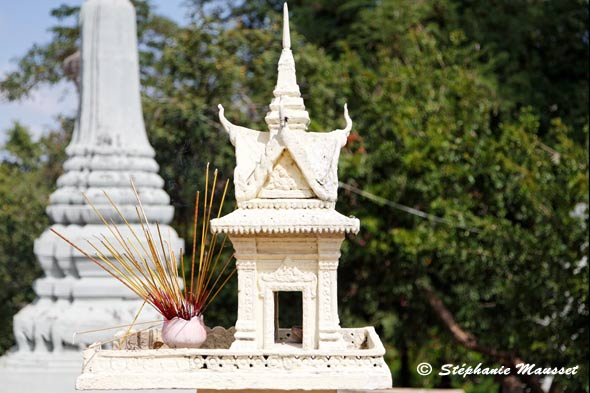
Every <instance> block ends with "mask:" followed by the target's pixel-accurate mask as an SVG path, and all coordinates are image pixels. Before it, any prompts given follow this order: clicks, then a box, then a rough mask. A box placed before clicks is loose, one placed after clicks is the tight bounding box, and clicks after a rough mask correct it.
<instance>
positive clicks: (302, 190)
mask: <svg viewBox="0 0 590 393" xmlns="http://www.w3.org/2000/svg"><path fill="white" fill-rule="evenodd" d="M315 196H316V195H315V193H314V192H313V190H312V189H311V187H310V186H309V184H308V183H307V180H306V179H305V176H303V173H302V172H301V169H300V168H299V166H298V165H297V163H296V162H295V160H294V159H293V157H292V156H291V153H289V151H288V150H287V149H285V150H283V152H282V153H281V156H280V157H279V158H278V159H277V161H276V164H275V166H274V167H273V169H272V171H271V172H270V174H269V175H268V178H267V179H266V181H265V183H264V186H263V187H262V188H261V190H260V192H259V194H258V198H271V199H273V198H294V199H295V198H313V197H315Z"/></svg>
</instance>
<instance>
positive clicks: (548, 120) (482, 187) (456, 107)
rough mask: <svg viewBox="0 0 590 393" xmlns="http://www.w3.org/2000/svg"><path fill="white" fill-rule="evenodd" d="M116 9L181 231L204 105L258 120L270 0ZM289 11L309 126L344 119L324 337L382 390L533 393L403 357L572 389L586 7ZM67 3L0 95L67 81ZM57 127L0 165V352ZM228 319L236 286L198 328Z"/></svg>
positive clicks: (210, 148)
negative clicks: (361, 350)
mask: <svg viewBox="0 0 590 393" xmlns="http://www.w3.org/2000/svg"><path fill="white" fill-rule="evenodd" d="M134 3H135V4H136V7H137V14H138V31H139V39H140V50H141V77H142V88H143V96H142V97H143V108H144V114H145V118H146V125H147V129H148V133H149V137H150V141H151V143H152V145H153V146H154V148H155V149H156V151H157V160H158V162H159V163H160V165H161V174H162V176H163V177H164V178H165V180H166V190H167V191H168V192H169V193H170V195H171V197H172V203H173V204H174V206H175V208H176V214H175V220H174V223H173V225H174V226H175V227H176V228H177V229H178V231H179V233H180V234H181V235H182V236H183V237H184V238H185V239H187V240H188V239H191V238H192V236H191V233H190V217H191V200H192V194H193V193H194V191H195V190H196V189H199V188H202V186H203V178H202V176H203V169H204V167H205V164H206V163H207V162H211V163H212V165H214V166H215V167H217V168H219V169H220V170H221V172H222V174H223V175H224V176H226V177H229V176H231V171H232V168H233V166H234V158H233V149H232V148H231V145H230V144H229V142H228V141H227V140H226V139H227V138H225V136H224V135H223V133H222V131H221V128H220V126H219V124H218V121H217V109H216V106H217V104H218V103H223V104H224V105H225V106H226V110H227V113H228V114H229V116H230V118H231V120H232V121H233V122H235V123H237V124H242V125H245V126H252V127H262V126H263V122H264V120H263V119H264V115H265V113H266V111H267V110H268V109H267V105H268V103H269V102H270V98H271V92H272V89H273V87H274V83H275V75H276V63H277V60H278V56H279V53H280V39H279V36H280V13H279V11H280V9H281V6H282V1H278V0H250V1H247V2H242V1H233V2H219V1H207V0H191V1H189V2H188V4H187V9H188V10H189V11H190V13H191V19H192V22H191V23H190V24H189V25H188V26H178V25H177V24H175V23H174V22H172V21H170V20H168V19H166V18H163V17H161V16H158V15H155V14H153V13H152V12H151V11H150V5H149V1H147V0H136V1H134ZM289 5H290V7H291V15H292V25H291V29H292V34H293V49H294V54H295V60H296V63H297V73H298V80H299V84H300V86H301V91H302V93H303V95H304V99H305V102H306V106H307V108H308V110H309V112H310V116H311V118H312V123H311V126H310V128H311V129H312V130H314V131H329V130H332V129H334V128H338V127H341V126H342V115H341V111H342V109H341V108H342V105H343V104H344V103H345V102H348V105H349V108H350V112H351V116H352V118H353V121H354V129H353V132H352V134H351V136H350V138H349V142H348V144H347V146H346V147H345V148H344V151H343V154H342V157H341V162H340V168H339V174H340V179H341V181H342V182H344V183H345V188H341V190H340V196H339V203H338V209H339V210H340V211H341V212H343V213H345V214H354V215H355V216H357V217H359V218H360V219H361V226H362V229H361V233H360V234H359V235H358V236H356V237H352V238H350V239H349V240H348V241H347V242H346V243H345V246H344V250H343V257H342V261H341V268H340V270H339V274H340V278H339V295H340V314H341V320H342V324H343V325H344V326H351V325H353V326H356V325H363V324H371V325H374V326H376V328H377V330H378V332H379V334H380V336H381V338H382V340H383V341H384V342H385V344H386V346H387V349H388V361H389V364H390V366H391V369H392V373H393V378H394V385H396V386H425V387H433V386H435V387H450V386H454V387H463V388H465V389H466V390H467V391H469V392H496V391H500V390H502V389H503V391H524V390H523V389H530V390H529V391H532V392H540V391H541V390H540V386H539V381H538V380H537V379H534V378H517V377H515V376H511V377H508V378H503V379H500V378H496V379H494V378H491V377H486V378H481V377H477V378H467V379H462V378H451V379H445V378H441V377H439V376H436V375H431V376H430V377H422V376H419V375H418V374H417V373H416V372H415V366H416V365H417V364H418V363H420V362H423V361H428V362H430V363H432V364H433V365H434V367H435V369H436V368H437V367H439V366H440V365H441V364H444V363H456V364H463V363H467V364H472V365H474V364H477V363H478V362H483V363H484V364H485V365H487V366H490V367H491V366H497V365H500V364H503V365H507V366H511V365H514V364H515V363H516V362H519V361H525V362H528V363H535V364H537V365H542V366H552V367H561V366H573V365H577V364H579V365H580V367H581V369H580V372H579V373H578V374H577V375H576V376H574V377H562V376H558V377H556V378H555V380H554V383H553V386H552V391H553V392H559V391H564V392H566V391H567V392H588V348H589V340H588V339H589V335H588V266H587V259H586V258H587V256H588V239H587V233H586V231H587V228H588V213H587V210H584V209H583V207H582V209H581V212H582V214H577V215H576V214H573V212H574V210H575V209H576V206H578V207H579V206H580V205H579V204H586V205H585V206H587V204H588V121H589V120H588V104H589V102H588V70H589V64H588V42H589V35H588V20H589V13H588V1H587V0H562V1H509V0H495V1H476V0H471V1H469V0H463V1H461V0H437V1H410V0H406V1H398V0H395V1H394V0H387V1H376V0H340V1H334V0H313V1H311V0H293V1H291V2H290V4H289ZM77 12H78V9H77V8H75V7H70V6H67V5H63V6H61V7H59V8H57V9H55V10H54V11H53V15H54V16H55V17H56V27H55V28H54V29H53V30H52V37H53V38H52V41H51V42H50V43H49V44H47V45H35V46H34V47H32V48H31V49H30V50H29V51H28V52H26V53H25V54H24V55H23V56H22V58H21V59H20V62H19V63H18V67H17V69H16V71H14V72H12V73H9V74H7V75H6V77H5V78H4V79H3V80H2V81H1V82H0V92H1V94H2V97H3V99H6V100H19V99H21V98H23V97H25V96H27V95H28V94H30V93H31V92H32V91H33V90H34V89H35V88H36V87H38V86H39V85H41V84H54V83H57V82H58V81H61V80H63V79H66V78H67V76H66V74H65V72H64V70H63V67H62V63H63V60H64V59H65V58H66V57H67V56H69V55H70V54H72V53H74V52H75V51H76V50H77V45H78V42H79V41H78V30H77V27H76V15H77ZM56 115H58V114H56ZM60 120H61V122H60V123H61V125H62V127H61V128H59V129H56V130H49V131H50V132H49V133H48V134H47V136H45V137H43V138H42V139H41V140H39V141H34V140H32V139H31V137H30V136H29V134H28V132H27V129H26V125H21V124H15V125H14V127H12V129H10V130H6V131H7V133H8V136H9V137H8V139H7V142H6V143H5V145H4V146H2V152H1V153H0V160H1V162H0V179H1V182H0V223H1V225H0V285H1V286H2V288H3V290H2V291H1V292H0V297H1V299H2V304H3V307H2V308H1V311H0V318H1V322H2V323H0V351H5V350H7V349H8V348H9V347H10V346H11V345H12V337H11V318H12V315H13V314H14V313H15V312H16V311H18V309H19V308H20V307H22V306H23V305H24V304H26V303H27V302H29V301H31V300H32V299H33V293H32V290H31V289H30V288H31V282H32V280H33V279H34V278H35V277H36V276H37V275H39V274H40V269H39V268H38V267H37V264H36V261H35V259H34V255H33V252H32V250H33V240H34V239H35V237H37V236H38V235H39V234H40V232H41V231H42V230H43V228H45V227H46V226H47V225H48V220H47V218H46V217H45V215H44V207H45V206H46V204H47V201H48V195H49V193H50V192H51V190H52V189H53V188H54V187H55V180H56V178H57V177H58V176H59V173H60V171H61V166H60V165H61V163H62V162H63V159H64V153H63V150H64V147H65V145H66V143H67V141H68V139H69V135H70V133H71V130H72V125H73V121H72V119H70V118H67V117H65V116H62V117H60ZM363 193H365V194H363ZM366 193H370V194H371V195H376V196H377V198H375V197H370V196H369V198H368V197H367V195H368V194H366ZM582 206H584V205H582ZM423 213H425V214H423ZM235 308H236V299H235V282H234V283H232V284H230V286H229V287H228V288H227V289H226V290H225V291H224V293H223V295H222V296H221V299H218V301H217V303H216V307H215V310H213V309H212V310H209V313H208V314H209V315H208V321H209V322H210V324H216V323H220V324H224V325H231V324H233V323H234V321H235ZM510 389H513V390H510Z"/></svg>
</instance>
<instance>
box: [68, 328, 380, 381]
mask: <svg viewBox="0 0 590 393" xmlns="http://www.w3.org/2000/svg"><path fill="white" fill-rule="evenodd" d="M234 332H235V330H234V329H233V328H231V329H224V328H221V327H216V328H214V329H212V330H210V331H209V335H208V338H207V341H206V342H205V344H204V345H203V348H199V349H168V348H159V349H153V348H154V346H155V347H157V346H158V345H160V343H159V338H158V334H159V332H152V333H151V334H150V335H149V337H146V336H145V333H141V337H136V338H135V343H139V345H134V344H133V343H131V344H130V343H129V342H128V343H126V345H125V349H103V347H102V346H101V345H100V344H95V345H93V346H91V347H89V348H88V349H87V350H86V351H84V367H83V371H82V375H80V376H79V377H78V380H77V382H76V387H77V389H79V390H91V389H96V390H107V389H215V390H240V389H274V390H320V389H321V390H337V389H383V388H390V387H391V374H390V371H389V368H388V367H387V364H386V363H385V361H384V360H383V355H384V354H385V348H384V347H383V345H382V344H381V341H380V340H379V337H378V336H377V334H376V333H375V330H374V329H373V328H372V327H363V328H355V329H340V331H339V333H340V334H341V335H342V337H343V339H344V340H345V341H346V343H347V345H346V349H341V350H330V351H325V350H317V349H314V350H303V349H301V344H299V343H297V342H296V341H297V340H296V339H293V337H291V330H289V329H281V330H280V331H279V337H278V340H277V344H275V346H274V347H273V348H270V349H259V350H234V349H229V348H230V346H231V344H232V342H233V341H234ZM129 341H131V340H129Z"/></svg>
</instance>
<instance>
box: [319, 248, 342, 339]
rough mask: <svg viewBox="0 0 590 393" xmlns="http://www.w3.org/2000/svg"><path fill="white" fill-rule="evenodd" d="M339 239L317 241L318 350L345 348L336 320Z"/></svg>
mask: <svg viewBox="0 0 590 393" xmlns="http://www.w3.org/2000/svg"><path fill="white" fill-rule="evenodd" d="M343 240H344V239H343V238H341V237H337V238H328V239H318V292H319V293H318V297H317V299H318V316H319V324H318V330H319V332H318V333H319V334H318V335H317V336H318V337H319V345H318V348H319V349H337V348H344V347H345V346H346V344H345V342H344V340H343V338H342V335H341V334H340V333H339V330H340V319H339V318H338V259H339V258H340V245H341V244H342V241H343Z"/></svg>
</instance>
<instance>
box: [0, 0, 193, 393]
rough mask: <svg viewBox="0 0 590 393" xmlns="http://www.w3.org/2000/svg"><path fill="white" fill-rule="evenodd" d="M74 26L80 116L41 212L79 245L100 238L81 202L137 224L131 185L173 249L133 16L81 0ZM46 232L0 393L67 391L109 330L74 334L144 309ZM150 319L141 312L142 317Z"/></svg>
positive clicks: (119, 6)
mask: <svg viewBox="0 0 590 393" xmlns="http://www.w3.org/2000/svg"><path fill="white" fill-rule="evenodd" d="M80 26H81V36H82V40H81V41H82V46H81V78H80V82H81V85H80V106H79V113H78V119H77V123H76V127H75V130H74V134H73V137H72V140H71V143H70V145H69V146H68V147H67V150H66V151H67V154H68V159H67V161H66V162H65V163H64V174H63V175H62V176H61V177H60V178H59V179H58V181H57V190H56V191H55V192H54V193H53V194H52V195H51V198H50V204H49V206H48V208H47V214H48V215H49V217H50V218H51V220H52V221H53V224H52V225H51V227H50V228H55V229H56V230H57V231H59V232H60V233H62V234H64V235H65V236H67V237H68V238H70V239H71V240H73V241H74V243H76V244H78V245H85V244H86V240H87V239H93V238H94V237H95V236H96V235H98V234H106V233H108V232H107V231H106V229H105V226H104V225H103V224H102V223H101V222H100V221H99V219H98V217H97V216H96V214H95V213H94V211H93V210H92V208H91V207H90V206H89V205H88V204H87V203H86V201H85V200H84V198H83V195H82V193H84V194H86V195H87V196H88V197H89V199H90V200H91V201H92V202H93V203H94V204H95V205H96V206H97V207H98V208H99V209H100V210H101V211H102V212H103V213H105V214H106V215H107V216H109V217H111V218H113V219H115V220H116V219H117V216H116V214H114V211H113V209H112V208H110V207H109V206H110V205H109V203H108V200H107V198H106V197H105V195H104V194H103V191H106V192H107V193H108V194H109V196H110V197H111V198H112V199H113V201H114V202H115V203H116V204H117V205H118V206H119V207H120V208H121V210H122V211H123V214H124V215H125V216H126V218H127V219H128V220H129V221H130V222H131V223H132V224H138V222H139V221H138V218H137V216H136V213H135V205H136V204H137V203H136V200H135V196H134V193H133V191H132V189H131V186H130V181H131V180H133V182H134V184H135V186H136V187H137V189H138V192H139V195H140V198H141V201H142V203H143V204H144V207H145V210H146V213H147V216H148V219H149V220H150V222H159V223H160V227H161V230H162V233H163V234H164V235H165V236H166V237H169V239H170V241H171V243H172V248H173V249H175V250H178V249H180V247H182V244H183V241H182V239H180V238H179V237H178V235H177V233H176V232H175V231H174V229H172V228H171V227H169V226H168V225H167V224H168V223H169V222H170V221H171V220H172V218H173V214H174V208H173V207H172V206H171V205H170V198H169V196H168V194H167V193H166V192H165V191H164V190H163V186H164V181H163V179H162V178H161V177H160V176H159V175H158V169H159V167H158V164H157V163H156V161H155V160H154V156H155V152H154V149H153V148H152V147H151V146H150V143H149V141H148V138H147V134H146V131H145V126H144V121H143V115H142V108H141V97H140V90H139V89H140V85H139V63H138V50H137V33H136V22H135V10H134V8H133V6H132V4H131V2H130V1H129V0H87V1H86V2H85V3H84V5H83V6H82V9H81V12H80ZM50 228H47V230H46V231H45V232H43V234H42V235H41V236H40V237H39V238H38V239H37V240H36V241H35V255H36V256H37V259H38V261H39V263H40V264H41V266H42V268H43V272H44V277H43V278H40V279H38V280H36V281H35V283H34V289H35V292H36V294H37V299H36V300H35V301H34V302H33V303H32V304H29V305H27V306H26V307H24V308H23V309H22V310H21V311H20V312H19V313H18V314H17V315H15V317H14V334H15V338H16V342H17V346H16V347H15V349H14V350H13V351H12V352H10V353H9V354H8V355H7V356H5V357H3V358H2V359H0V392H6V393H8V392H10V393H14V392H17V391H18V392H24V393H27V392H40V391H43V392H46V393H54V392H55V393H57V392H59V393H66V392H74V385H75V377H76V375H77V374H78V373H79V371H80V369H81V367H82V355H81V350H82V349H83V348H85V347H86V346H87V345H88V344H90V343H93V342H96V341H106V340H109V339H110V338H112V336H113V331H101V332H97V333H92V334H82V335H77V336H76V337H75V340H74V334H75V333H76V332H82V331H87V330H92V329H99V328H106V327H113V326H117V325H123V324H129V323H130V322H131V321H132V320H133V318H134V316H135V315H136V313H137V311H138V310H139V308H140V307H141V305H142V303H143V302H142V301H140V300H138V299H137V297H136V296H135V295H134V294H132V293H131V292H130V291H129V290H128V289H126V288H125V287H124V286H123V285H122V284H121V283H119V282H118V281H116V280H115V279H114V278H112V277H110V276H109V275H108V274H107V273H106V272H104V271H103V270H101V269H100V268H99V267H98V266H96V265H95V264H94V263H92V262H91V261H89V260H87V259H86V258H85V257H84V256H82V255H81V254H80V253H78V252H76V251H75V250H74V249H73V248H71V247H70V246H69V245H68V244H66V243H65V242H64V241H63V240H61V239H59V238H58V237H57V236H56V235H55V234H53V233H51V232H50V231H49V229H50ZM158 318H160V316H159V314H157V313H156V312H155V311H154V310H151V309H150V307H145V309H144V311H143V312H142V315H141V317H140V320H144V321H148V320H155V319H158Z"/></svg>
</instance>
